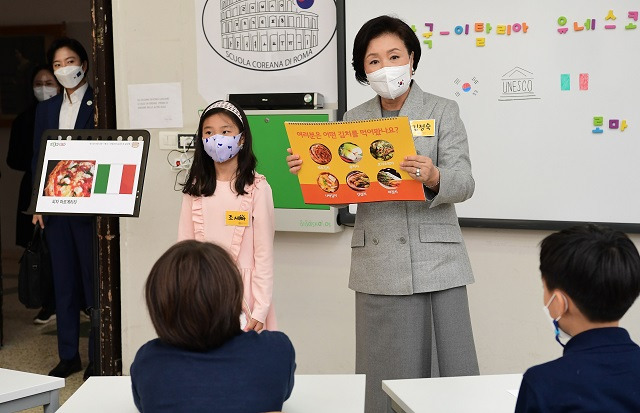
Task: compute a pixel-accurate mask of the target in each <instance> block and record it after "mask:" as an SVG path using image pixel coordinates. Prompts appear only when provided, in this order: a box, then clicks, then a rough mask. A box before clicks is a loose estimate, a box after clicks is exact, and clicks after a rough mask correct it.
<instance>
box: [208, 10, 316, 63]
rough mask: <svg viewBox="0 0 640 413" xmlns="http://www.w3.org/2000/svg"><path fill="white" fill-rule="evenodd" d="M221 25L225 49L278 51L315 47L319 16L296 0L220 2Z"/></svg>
mask: <svg viewBox="0 0 640 413" xmlns="http://www.w3.org/2000/svg"><path fill="white" fill-rule="evenodd" d="M220 25H221V35H222V47H223V48H224V49H230V50H241V51H252V52H280V51H293V50H305V49H309V48H311V47H315V46H317V45H318V15H317V14H315V13H310V12H307V11H304V10H302V9H300V8H299V7H298V6H297V4H296V0H220Z"/></svg>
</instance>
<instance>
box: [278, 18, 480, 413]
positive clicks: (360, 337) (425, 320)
mask: <svg viewBox="0 0 640 413" xmlns="http://www.w3.org/2000/svg"><path fill="white" fill-rule="evenodd" d="M420 54H421V50H420V42H419V40H418V39H417V37H416V35H415V33H414V32H413V30H412V29H411V28H410V27H409V26H408V25H407V24H406V23H404V22H403V21H402V20H400V19H397V18H394V17H389V16H380V17H376V18H375V19H372V20H370V21H368V22H367V23H365V24H364V25H363V26H362V28H361V29H360V31H359V32H358V34H357V35H356V38H355V40H354V45H353V62H352V64H353V68H354V69H355V72H356V79H357V80H358V82H360V83H362V84H369V85H370V86H371V88H372V89H373V90H374V91H375V92H376V93H377V95H378V96H376V97H374V98H373V99H371V100H369V101H367V102H365V103H363V104H362V105H360V106H358V107H356V108H354V109H351V110H349V111H348V112H347V113H345V116H344V120H346V121H353V120H365V119H375V118H381V117H392V116H407V117H409V119H410V120H412V121H421V120H429V119H433V120H434V126H435V128H434V129H435V130H434V131H428V130H426V129H425V130H424V131H423V133H418V134H415V136H414V142H415V147H416V151H417V155H415V156H406V157H405V158H404V160H403V162H402V163H401V164H400V166H401V168H402V169H403V170H404V171H406V172H408V173H409V174H410V176H411V177H412V178H413V179H415V180H418V181H420V182H422V184H423V186H424V192H425V197H426V200H425V201H424V202H422V201H410V202H395V201H394V202H391V201H390V202H375V203H365V204H360V205H359V206H358V213H357V215H356V222H355V227H354V230H353V238H352V240H351V272H350V278H349V287H350V288H351V289H353V290H354V291H355V292H356V372H357V373H364V374H366V375H367V386H366V403H365V406H366V408H365V410H366V411H367V412H376V413H378V412H383V411H386V410H387V409H389V406H388V402H387V398H386V397H385V395H384V393H383V391H382V385H381V381H382V380H386V379H404V378H418V377H430V376H431V371H432V353H434V347H435V353H437V359H436V360H437V362H436V360H434V361H433V364H434V365H436V363H437V367H438V371H439V374H440V375H441V376H467V375H477V374H478V373H479V371H478V361H477V357H476V351H475V345H474V342H473V333H472V330H471V320H470V316H469V304H468V300H467V290H466V285H467V284H470V283H472V282H473V274H472V272H471V265H470V263H469V258H468V256H467V251H466V248H465V245H464V241H463V239H462V233H461V231H460V226H459V225H458V217H457V215H456V211H455V207H454V203H456V202H462V201H465V200H466V199H469V198H470V197H471V195H472V194H473V190H474V187H475V184H474V180H473V177H472V176H471V162H470V160H469V146H468V143H467V133H466V131H465V128H464V124H463V123H462V120H461V119H460V115H459V111H458V105H457V104H456V103H455V102H454V101H451V100H448V99H444V98H441V97H438V96H435V95H432V94H429V93H427V92H423V91H422V90H421V89H420V87H419V86H418V84H417V83H416V82H415V81H413V80H412V79H411V78H412V75H413V73H414V72H415V70H416V69H417V68H418V62H419V61H420ZM287 162H288V164H289V168H290V170H291V172H292V173H298V171H299V170H300V168H301V164H302V161H301V160H300V158H299V156H298V155H295V154H293V155H290V156H288V157H287ZM432 337H435V343H432Z"/></svg>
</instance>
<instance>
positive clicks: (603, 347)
mask: <svg viewBox="0 0 640 413" xmlns="http://www.w3.org/2000/svg"><path fill="white" fill-rule="evenodd" d="M525 412H526V413H531V412H544V413H547V412H549V413H551V412H582V413H588V412H616V413H622V412H629V413H638V412H640V347H638V345H637V344H635V343H634V342H633V341H631V338H630V337H629V333H628V332H627V331H626V330H625V329H623V328H619V327H607V328H596V329H592V330H587V331H584V332H582V333H580V334H578V335H577V336H575V337H573V338H571V339H570V340H569V342H568V343H567V345H566V347H565V348H564V354H563V356H562V357H561V358H559V359H557V360H554V361H550V362H548V363H545V364H540V365H539V366H534V367H531V368H530V369H529V370H527V371H526V372H525V374H524V377H523V378H522V384H521V385H520V393H519V394H518V402H517V404H516V413H525Z"/></svg>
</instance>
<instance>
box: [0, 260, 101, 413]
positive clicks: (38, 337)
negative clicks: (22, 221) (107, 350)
mask: <svg viewBox="0 0 640 413" xmlns="http://www.w3.org/2000/svg"><path fill="white" fill-rule="evenodd" d="M19 258H20V257H13V256H3V257H2V266H3V280H2V283H3V287H4V305H3V314H4V346H3V347H1V348H0V367H2V368H6V369H11V370H20V371H27V372H30V373H37V374H47V373H48V372H49V370H51V369H52V368H53V367H55V365H56V364H57V363H58V347H57V339H56V323H55V321H51V322H50V323H49V324H46V325H44V326H40V325H36V324H33V317H35V316H36V314H38V310H29V309H27V308H25V307H24V306H23V305H22V304H21V303H20V302H19V301H18V275H17V274H18V260H19ZM78 316H80V315H79V314H78ZM88 332H89V321H87V320H84V319H83V320H82V322H81V324H80V334H81V337H80V358H81V359H82V371H80V372H78V373H74V374H72V375H71V376H69V377H67V379H66V380H65V386H64V388H62V389H61V391H60V404H62V403H64V402H65V401H66V400H67V399H68V398H69V397H70V396H71V395H72V394H73V393H74V392H75V391H76V390H77V389H78V387H80V385H81V384H82V375H83V373H84V368H85V367H86V364H87V360H88V356H87V346H88V338H87V337H88ZM24 411H25V412H29V413H36V412H37V413H41V412H42V407H39V408H33V409H29V410H24Z"/></svg>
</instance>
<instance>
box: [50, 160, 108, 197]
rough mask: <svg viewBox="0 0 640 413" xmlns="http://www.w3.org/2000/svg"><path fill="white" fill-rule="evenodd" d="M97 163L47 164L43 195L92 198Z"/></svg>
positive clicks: (65, 162)
mask: <svg viewBox="0 0 640 413" xmlns="http://www.w3.org/2000/svg"><path fill="white" fill-rule="evenodd" d="M95 167H96V161H75V160H59V161H58V160H55V161H49V162H48V164H47V171H48V173H47V181H46V183H45V187H44V191H43V195H44V196H54V197H78V198H85V197H90V196H91V188H92V186H93V177H94V175H95Z"/></svg>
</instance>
